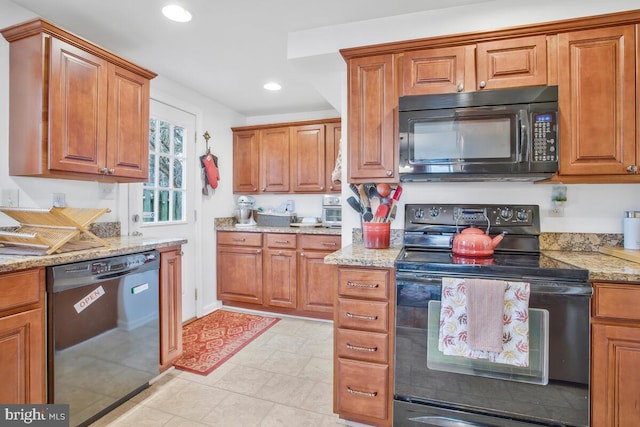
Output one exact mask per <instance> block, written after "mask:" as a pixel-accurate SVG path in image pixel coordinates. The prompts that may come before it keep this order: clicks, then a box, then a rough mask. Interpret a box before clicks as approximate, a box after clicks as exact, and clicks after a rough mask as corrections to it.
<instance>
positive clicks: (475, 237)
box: [452, 227, 505, 257]
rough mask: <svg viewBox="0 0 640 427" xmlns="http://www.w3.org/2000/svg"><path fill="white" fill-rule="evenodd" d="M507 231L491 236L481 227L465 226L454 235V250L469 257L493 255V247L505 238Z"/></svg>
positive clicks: (455, 252) (457, 253)
mask: <svg viewBox="0 0 640 427" xmlns="http://www.w3.org/2000/svg"><path fill="white" fill-rule="evenodd" d="M504 235H505V233H502V234H498V235H497V236H496V237H494V238H491V236H489V234H488V230H487V232H486V233H485V232H484V231H482V230H480V229H479V228H474V227H470V228H465V229H464V230H462V231H461V232H460V233H458V234H456V235H455V236H454V237H453V246H452V250H453V253H454V254H455V255H460V256H468V257H486V256H491V255H493V249H494V248H495V247H496V246H498V244H499V243H500V242H501V241H502V239H503V238H504Z"/></svg>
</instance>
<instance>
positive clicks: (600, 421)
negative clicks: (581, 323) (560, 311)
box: [590, 283, 640, 427]
mask: <svg viewBox="0 0 640 427" xmlns="http://www.w3.org/2000/svg"><path fill="white" fill-rule="evenodd" d="M638 307H640V285H637V284H635V285H631V284H612V283H594V298H593V300H592V314H593V315H592V325H591V358H592V359H591V366H592V368H591V424H590V425H591V427H635V426H638V425H640V311H639V310H638Z"/></svg>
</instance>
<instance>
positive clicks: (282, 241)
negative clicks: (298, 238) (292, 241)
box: [276, 240, 289, 243]
mask: <svg viewBox="0 0 640 427" xmlns="http://www.w3.org/2000/svg"><path fill="white" fill-rule="evenodd" d="M276 243H289V241H288V240H276Z"/></svg>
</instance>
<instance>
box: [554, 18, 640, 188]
mask: <svg viewBox="0 0 640 427" xmlns="http://www.w3.org/2000/svg"><path fill="white" fill-rule="evenodd" d="M558 49H559V60H558V70H559V71H558V86H559V94H558V97H559V108H560V120H559V127H560V141H561V143H560V156H559V160H560V175H561V176H562V175H603V174H612V175H616V174H617V175H627V174H629V172H628V171H627V169H628V168H629V169H630V170H633V166H635V165H636V127H635V126H636V125H635V120H636V117H635V114H636V113H635V111H636V110H635V108H636V107H635V102H636V96H637V93H636V86H635V85H636V82H635V59H636V57H635V31H634V27H633V26H632V25H627V26H619V27H612V28H599V29H593V30H584V31H575V32H570V33H563V34H559V36H558Z"/></svg>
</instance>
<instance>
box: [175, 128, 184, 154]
mask: <svg viewBox="0 0 640 427" xmlns="http://www.w3.org/2000/svg"><path fill="white" fill-rule="evenodd" d="M173 134H174V136H173V138H174V140H173V144H174V147H173V149H174V153H175V155H176V156H181V155H182V153H183V151H182V145H183V142H184V128H183V127H180V126H176V127H175V128H174V130H173Z"/></svg>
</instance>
